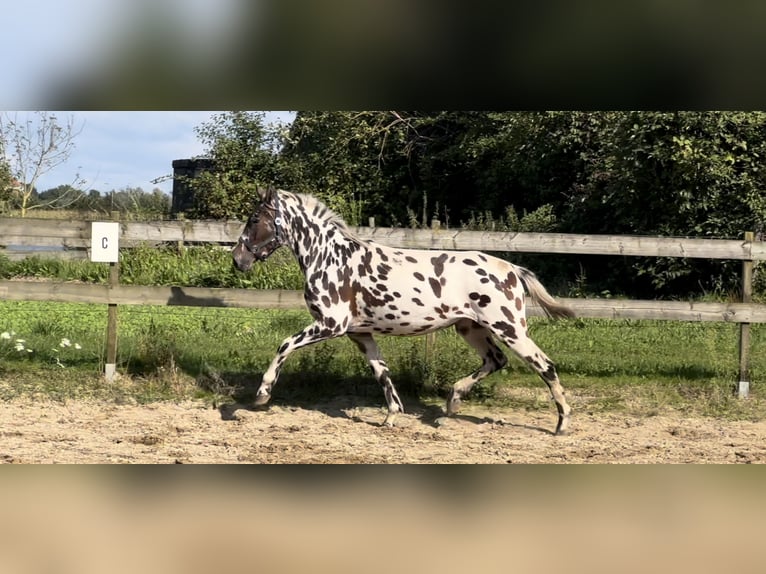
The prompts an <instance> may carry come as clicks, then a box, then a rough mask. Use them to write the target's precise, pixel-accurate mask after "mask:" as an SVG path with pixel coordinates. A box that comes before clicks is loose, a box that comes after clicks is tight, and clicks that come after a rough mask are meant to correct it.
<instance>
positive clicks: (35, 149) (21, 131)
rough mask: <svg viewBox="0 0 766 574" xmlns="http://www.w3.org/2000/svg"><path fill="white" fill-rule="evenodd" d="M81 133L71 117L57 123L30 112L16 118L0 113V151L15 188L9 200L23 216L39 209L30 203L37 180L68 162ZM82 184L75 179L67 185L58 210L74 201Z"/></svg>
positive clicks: (51, 116) (44, 114) (50, 116)
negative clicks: (67, 187)
mask: <svg viewBox="0 0 766 574" xmlns="http://www.w3.org/2000/svg"><path fill="white" fill-rule="evenodd" d="M81 131H82V127H77V126H75V122H74V118H73V117H70V118H69V119H67V120H66V121H65V122H61V121H59V119H58V117H57V116H56V115H55V114H52V113H49V112H34V113H33V114H32V115H26V116H25V117H21V118H19V115H18V114H13V115H12V114H10V113H3V114H0V142H2V145H0V151H2V152H3V154H4V157H5V160H6V162H7V165H8V168H9V170H10V174H11V177H12V178H13V179H15V180H16V182H17V183H16V185H14V186H12V187H11V189H10V193H9V196H10V200H11V202H12V203H13V204H14V206H15V207H17V208H18V209H19V210H20V212H21V216H22V217H25V216H26V214H27V212H28V211H29V210H30V209H34V208H38V207H42V206H43V205H45V204H44V203H34V201H33V200H34V198H35V193H36V186H37V182H38V180H39V178H40V177H41V176H42V175H44V174H46V173H48V172H50V171H51V170H53V169H55V168H56V167H58V166H59V165H61V164H62V163H64V162H66V161H67V160H68V159H69V156H70V155H71V153H72V150H73V149H74V147H75V146H74V140H75V138H76V137H77V136H78V135H79V134H80V132H81ZM82 183H83V182H82V181H81V180H79V178H76V180H75V181H74V182H72V184H71V185H70V191H69V193H68V194H67V197H65V198H63V197H57V199H56V201H57V202H58V206H59V207H62V206H65V205H66V204H67V202H69V201H70V200H71V201H72V202H74V201H77V199H78V198H79V196H80V195H82V191H81V190H80V189H78V187H79V186H81V185H82Z"/></svg>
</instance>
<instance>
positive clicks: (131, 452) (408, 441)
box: [0, 397, 766, 464]
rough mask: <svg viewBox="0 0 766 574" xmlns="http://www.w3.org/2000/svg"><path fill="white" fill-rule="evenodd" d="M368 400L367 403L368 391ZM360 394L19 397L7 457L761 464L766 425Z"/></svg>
mask: <svg viewBox="0 0 766 574" xmlns="http://www.w3.org/2000/svg"><path fill="white" fill-rule="evenodd" d="M359 400H360V399H359ZM359 400H358V399H357V398H355V397H338V398H335V399H333V400H331V401H327V402H323V403H319V404H315V405H301V406H295V405H289V404H287V405H279V404H275V405H271V406H270V407H269V408H268V409H267V410H251V409H248V408H245V407H244V406H228V407H221V408H219V409H216V408H212V407H211V406H209V405H203V404H202V403H195V402H186V403H182V404H173V403H156V404H149V405H117V404H110V403H97V402H82V401H70V402H67V403H64V404H62V403H53V402H38V401H32V400H31V399H17V400H13V401H11V402H6V403H2V404H0V462H5V463H503V464H505V463H584V462H595V463H758V462H766V440H765V439H766V422H746V421H736V422H730V421H724V420H716V419H706V418H689V417H685V416H682V415H680V414H673V413H671V414H661V415H658V416H651V417H635V416H630V415H624V414H618V413H608V414H603V413H602V414H588V413H587V412H577V411H575V412H573V418H572V424H571V426H570V430H571V432H570V434H569V435H567V436H563V437H557V436H553V435H552V434H551V430H552V429H553V427H554V425H555V414H554V410H555V409H553V407H552V406H551V410H550V411H545V410H541V411H524V410H520V409H500V408H494V407H493V408H491V409H490V408H486V407H481V408H480V407H476V406H473V407H472V406H470V405H465V406H464V410H463V412H462V413H461V414H460V415H459V416H458V417H457V418H454V419H448V420H446V422H445V419H442V418H441V417H442V411H441V409H440V408H438V407H435V406H430V407H429V406H423V405H417V404H416V405H409V412H408V413H406V414H403V415H400V416H399V418H398V419H397V421H396V422H397V425H396V427H394V428H386V427H381V426H380V423H381V422H382V420H383V419H384V414H385V413H384V411H383V409H381V408H380V407H378V406H365V405H364V403H363V402H362V406H359V405H360V402H359Z"/></svg>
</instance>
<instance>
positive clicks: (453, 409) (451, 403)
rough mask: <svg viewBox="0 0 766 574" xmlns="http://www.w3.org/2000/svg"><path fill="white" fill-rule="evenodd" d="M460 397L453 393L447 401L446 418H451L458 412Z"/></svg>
mask: <svg viewBox="0 0 766 574" xmlns="http://www.w3.org/2000/svg"><path fill="white" fill-rule="evenodd" d="M460 405H461V401H460V397H459V396H458V395H457V394H456V393H455V392H454V391H453V392H452V394H451V395H450V397H449V398H448V399H447V416H448V417H449V416H452V415H454V414H456V413H457V412H458V411H460Z"/></svg>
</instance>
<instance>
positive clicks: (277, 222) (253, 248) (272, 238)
mask: <svg viewBox="0 0 766 574" xmlns="http://www.w3.org/2000/svg"><path fill="white" fill-rule="evenodd" d="M274 211H275V212H276V213H275V215H274V217H273V218H272V222H273V223H274V231H273V232H272V233H271V235H269V237H267V238H266V239H264V240H263V241H261V242H260V243H258V244H256V245H251V244H250V240H249V239H242V238H241V237H240V242H241V243H242V245H243V246H244V248H245V249H247V250H248V251H249V252H250V253H251V254H252V255H253V256H254V257H255V258H256V259H258V260H259V261H260V260H261V259H262V258H261V257H260V256H259V255H258V252H259V251H260V250H261V249H263V248H264V247H266V246H267V245H269V244H271V243H275V242H276V245H275V246H274V247H273V248H272V249H271V250H270V251H269V255H271V253H272V252H273V251H274V250H275V249H276V248H277V247H279V246H280V245H281V244H282V237H281V235H282V234H281V232H280V228H281V226H282V216H281V215H280V210H279V197H278V196H277V195H276V194H275V195H274ZM266 257H268V255H267V256H266ZM263 259H265V257H264V258H263Z"/></svg>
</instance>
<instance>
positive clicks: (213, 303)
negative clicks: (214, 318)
mask: <svg viewBox="0 0 766 574" xmlns="http://www.w3.org/2000/svg"><path fill="white" fill-rule="evenodd" d="M0 299H7V300H11V301H55V302H69V303H101V304H117V305H181V306H192V307H257V308H262V309H272V308H278V309H291V308H304V307H305V303H304V302H303V292H302V291H288V290H280V289H223V288H205V287H148V286H143V285H117V286H114V287H109V286H108V285H94V284H85V283H55V282H44V281H0Z"/></svg>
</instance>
